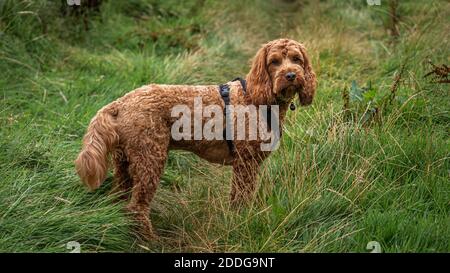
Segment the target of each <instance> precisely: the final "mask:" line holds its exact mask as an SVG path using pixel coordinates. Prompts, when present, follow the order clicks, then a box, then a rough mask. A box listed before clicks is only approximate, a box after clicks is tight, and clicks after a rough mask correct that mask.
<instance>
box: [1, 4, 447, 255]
mask: <svg viewBox="0 0 450 273" xmlns="http://www.w3.org/2000/svg"><path fill="white" fill-rule="evenodd" d="M86 2H87V1H86V0H82V7H81V8H78V9H74V8H73V7H69V6H67V4H66V1H50V0H36V1H31V0H17V1H15V0H0V92H1V93H0V95H1V97H0V126H1V128H0V252H68V251H69V250H68V249H66V244H67V243H68V242H69V241H77V242H79V243H80V244H81V251H82V252H105V251H108V252H110V251H127V252H147V251H149V252H174V251H176V252H179V251H185V252H219V251H226V252H237V251H239V252H368V250H367V249H366V245H367V243H368V242H369V241H377V242H379V243H380V244H381V248H382V251H383V252H449V251H450V230H449V229H450V214H449V208H450V183H449V176H450V161H449V154H450V153H449V152H450V141H449V133H450V125H449V124H450V115H449V109H450V99H449V85H448V83H445V82H446V79H445V66H443V65H442V64H448V63H449V61H450V46H449V45H450V44H449V37H450V36H449V35H448V34H449V33H450V3H449V2H448V1H445V0H430V1H425V0H420V1H419V0H417V1H415V0H401V1H397V0H389V1H388V0H381V5H379V6H376V5H374V6H370V5H368V4H367V1H363V0H349V1H338V0H327V1H325V0H323V1H313V0H309V1H293V0H291V1H288V0H285V1H282V0H266V1H263V0H240V1H237V0H230V1H212V0H185V1H175V0H130V1H112V0H109V1H108V0H104V1H89V2H91V3H94V4H93V7H91V8H88V7H87V6H86V5H85V4H86ZM95 2H101V5H99V6H96V4H95ZM279 37H289V38H292V39H295V40H298V41H301V42H303V43H304V44H305V45H306V47H307V48H308V49H309V53H310V56H312V61H313V65H314V67H315V70H316V72H317V74H318V79H319V86H318V92H317V97H316V100H315V102H314V104H313V105H312V106H311V107H308V108H299V109H297V110H296V111H294V112H290V113H289V116H288V122H287V123H286V124H285V133H284V134H283V140H282V145H281V147H280V148H279V149H278V150H277V151H276V152H275V153H274V154H273V155H272V156H271V157H270V159H269V160H267V162H266V163H265V165H264V167H263V168H262V170H261V176H260V179H259V180H260V186H259V189H258V193H257V198H256V200H255V201H254V202H253V203H252V204H250V206H249V207H247V208H245V209H244V210H242V211H239V212H237V211H234V210H232V209H230V207H229V203H228V193H229V181H230V178H231V177H230V169H229V168H228V167H222V166H218V165H213V164H209V163H207V162H205V161H203V160H200V159H198V158H197V157H195V156H194V155H192V154H189V153H184V152H171V154H170V158H169V161H168V164H167V168H166V172H165V174H164V177H163V178H162V183H161V185H160V188H159V189H158V193H157V195H156V198H155V200H154V201H153V202H152V213H151V218H152V221H153V225H154V227H155V229H156V232H157V233H158V235H159V239H158V240H155V241H152V242H149V243H148V244H143V243H139V242H138V241H137V240H136V237H135V236H134V235H133V234H132V233H131V230H132V225H133V223H132V222H131V221H130V218H129V217H127V215H125V214H124V206H125V203H122V202H116V199H115V197H114V196H111V195H109V194H108V192H109V190H110V187H111V176H110V177H109V178H108V180H107V182H106V183H105V184H104V185H103V186H102V187H101V188H100V190H98V191H96V192H93V193H88V192H87V191H86V189H85V188H84V187H83V186H82V185H81V184H80V180H79V178H78V177H77V176H76V174H75V171H74V165H73V161H74V159H75V157H76V155H77V153H78V152H79V150H80V146H81V138H82V136H83V134H84V132H85V130H86V127H87V125H88V123H89V121H90V119H91V118H92V117H93V115H94V114H95V113H96V111H97V110H98V109H100V108H101V107H102V106H103V105H105V104H107V103H109V102H111V101H113V100H115V99H116V98H118V97H120V96H122V95H123V94H125V93H127V92H129V91H131V90H133V89H134V88H137V87H139V86H142V85H144V84H147V83H167V84H177V83H183V84H211V83H217V84H219V83H223V82H226V81H228V80H230V79H232V78H234V77H236V76H243V75H245V74H246V72H247V71H248V69H249V60H250V58H251V57H252V56H253V55H254V53H255V52H256V50H257V49H258V48H259V47H260V45H261V44H262V43H264V42H266V41H268V40H271V39H275V38H279ZM430 62H431V63H433V64H435V65H436V66H433V65H431V63H430ZM438 66H439V67H440V70H439V69H437V68H439V67H438ZM433 69H435V70H436V71H438V72H439V71H441V74H439V73H438V74H439V75H440V77H439V75H438V74H436V73H437V72H436V73H435V74H433V75H429V76H427V77H425V75H427V73H428V72H429V71H431V70H433ZM447 73H448V71H447ZM447 76H448V74H447ZM443 77H444V78H443ZM438 81H440V83H439V82H438ZM447 81H448V78H447Z"/></svg>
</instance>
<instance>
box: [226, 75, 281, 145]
mask: <svg viewBox="0 0 450 273" xmlns="http://www.w3.org/2000/svg"><path fill="white" fill-rule="evenodd" d="M234 81H239V82H240V83H241V85H242V90H243V91H244V96H245V95H246V94H247V82H246V81H245V80H244V79H242V78H235V79H234V80H232V82H234ZM219 93H220V96H221V97H222V99H223V102H224V103H225V111H224V112H223V114H224V117H225V122H226V123H225V129H224V130H223V139H225V140H226V141H227V145H228V149H229V150H230V153H231V154H233V152H234V144H233V140H231V139H232V136H231V135H229V136H228V134H230V133H231V132H232V130H231V125H232V122H231V120H230V108H229V105H230V86H229V85H228V84H226V83H225V84H220V85H219ZM267 107H268V108H267V110H268V111H267V118H266V121H267V125H268V129H269V130H271V128H270V127H271V118H272V115H271V113H272V111H271V109H270V105H268V106H267Z"/></svg>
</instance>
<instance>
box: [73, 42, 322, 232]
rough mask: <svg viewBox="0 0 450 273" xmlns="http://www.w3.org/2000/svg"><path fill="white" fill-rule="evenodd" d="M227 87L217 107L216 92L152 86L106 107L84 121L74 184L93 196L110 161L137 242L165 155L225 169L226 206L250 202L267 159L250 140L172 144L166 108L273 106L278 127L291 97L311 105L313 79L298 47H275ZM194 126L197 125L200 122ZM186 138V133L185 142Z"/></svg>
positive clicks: (145, 229)
mask: <svg viewBox="0 0 450 273" xmlns="http://www.w3.org/2000/svg"><path fill="white" fill-rule="evenodd" d="M227 87H228V89H227V90H225V91H227V93H226V96H227V99H224V96H225V95H224V92H222V91H223V90H222V89H219V88H218V86H217V85H204V86H188V85H156V84H152V85H147V86H143V87H141V88H138V89H136V90H134V91H132V92H130V93H128V94H126V95H125V96H123V97H122V98H120V99H118V100H116V101H114V102H112V103H110V104H108V105H106V106H105V107H103V108H102V109H101V110H100V111H98V113H97V114H96V115H95V117H94V118H93V119H92V121H91V123H90V124H89V127H88V129H87V133H86V135H85V136H84V139H83V149H82V151H81V152H80V154H79V155H78V158H77V159H76V161H75V165H76V170H77V172H78V174H79V176H80V177H81V179H82V180H83V181H84V183H85V184H86V185H87V186H88V187H89V188H90V189H96V188H98V187H99V186H100V184H101V183H102V182H103V180H104V179H105V177H106V174H107V170H108V166H109V164H108V161H109V160H108V159H109V158H110V157H112V159H113V162H114V168H115V172H114V181H115V187H116V188H117V189H119V190H120V191H123V192H130V193H131V198H130V201H129V204H128V206H127V208H128V210H129V211H130V212H132V213H133V215H135V217H136V218H137V220H139V222H140V223H141V232H142V235H145V236H146V235H148V236H151V234H152V228H151V223H150V220H149V206H150V202H151V200H152V198H153V196H154V194H155V192H156V189H157V187H158V184H159V180H160V176H161V174H162V173H163V170H164V165H165V162H166V159H167V155H168V151H169V150H170V149H183V150H188V151H192V152H194V153H195V154H197V155H198V156H200V157H202V158H204V159H206V160H208V161H210V162H215V163H221V164H226V165H232V166H233V171H234V175H233V180H232V185H231V202H232V204H240V203H242V202H244V201H246V200H248V199H250V198H251V196H252V194H253V193H254V191H255V187H256V182H257V174H258V170H259V166H260V164H261V163H262V162H263V160H264V159H265V158H267V156H268V155H269V154H270V151H265V150H262V149H261V146H260V144H261V142H263V139H262V138H261V137H259V136H258V137H257V138H256V139H250V138H248V134H246V137H245V138H244V139H238V140H231V141H230V140H227V139H220V138H218V139H209V140H207V139H200V140H194V139H195V138H194V137H192V138H183V139H180V140H178V139H177V140H175V139H174V137H173V134H172V133H171V131H172V126H173V125H174V123H175V122H176V121H177V120H178V119H177V117H174V116H173V115H172V114H171V113H172V110H173V108H174V107H175V106H177V105H185V106H187V107H188V108H190V109H192V110H195V109H194V108H196V107H198V105H195V103H194V101H195V98H199V97H200V98H201V103H202V105H201V106H204V107H206V106H208V105H217V106H218V107H220V109H222V110H224V109H225V108H226V105H227V104H229V105H247V106H250V105H254V106H262V105H272V106H274V105H276V106H277V107H278V109H279V116H277V118H278V119H279V122H280V124H282V122H283V120H284V117H285V115H286V111H287V109H288V108H289V105H290V104H291V102H292V100H293V98H294V96H295V94H298V95H299V100H300V104H302V105H309V104H311V102H312V100H313V97H314V94H315V90H316V75H315V73H314V71H313V69H312V67H311V62H310V59H309V57H308V55H307V54H306V50H305V48H304V46H303V45H302V44H300V43H298V42H296V41H293V40H289V39H278V40H274V41H271V42H269V43H267V44H265V45H263V47H262V48H261V49H260V50H259V51H258V52H257V54H256V57H255V58H254V60H253V63H252V66H251V69H250V72H249V73H248V74H247V76H246V78H245V81H233V82H229V83H228V84H227ZM201 121H202V124H203V125H204V124H205V123H207V122H208V118H202V120H201ZM224 123H225V118H224ZM245 123H246V124H248V120H247V121H246V122H245ZM225 127H226V126H225ZM280 127H281V126H280ZM247 128H248V127H247ZM194 131H195V130H189V132H192V134H194Z"/></svg>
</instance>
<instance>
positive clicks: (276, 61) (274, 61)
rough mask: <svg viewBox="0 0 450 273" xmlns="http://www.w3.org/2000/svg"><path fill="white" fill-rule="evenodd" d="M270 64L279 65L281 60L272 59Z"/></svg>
mask: <svg viewBox="0 0 450 273" xmlns="http://www.w3.org/2000/svg"><path fill="white" fill-rule="evenodd" d="M270 64H273V65H279V64H280V61H279V60H277V59H273V60H272V61H270Z"/></svg>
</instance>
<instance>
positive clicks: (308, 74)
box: [298, 44, 317, 105]
mask: <svg viewBox="0 0 450 273" xmlns="http://www.w3.org/2000/svg"><path fill="white" fill-rule="evenodd" d="M299 48H300V51H301V52H302V55H303V60H304V62H303V69H304V71H305V76H304V81H305V82H304V85H303V89H302V90H300V92H299V94H298V96H299V100H300V104H301V105H310V104H311V103H312V101H313V99H314V95H315V94H316V86H317V79H316V73H314V70H313V68H312V66H311V60H310V59H309V57H308V54H307V53H306V49H305V47H304V46H303V45H302V44H299Z"/></svg>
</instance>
